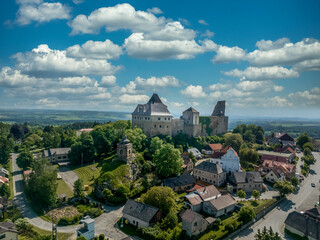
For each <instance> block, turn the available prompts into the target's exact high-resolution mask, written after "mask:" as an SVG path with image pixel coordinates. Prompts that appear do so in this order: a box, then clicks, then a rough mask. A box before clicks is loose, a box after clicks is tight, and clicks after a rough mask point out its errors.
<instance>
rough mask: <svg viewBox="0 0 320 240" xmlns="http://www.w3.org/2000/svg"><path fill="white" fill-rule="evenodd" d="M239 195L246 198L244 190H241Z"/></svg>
mask: <svg viewBox="0 0 320 240" xmlns="http://www.w3.org/2000/svg"><path fill="white" fill-rule="evenodd" d="M237 195H238V197H239V198H246V193H245V191H243V190H239V191H238V193H237Z"/></svg>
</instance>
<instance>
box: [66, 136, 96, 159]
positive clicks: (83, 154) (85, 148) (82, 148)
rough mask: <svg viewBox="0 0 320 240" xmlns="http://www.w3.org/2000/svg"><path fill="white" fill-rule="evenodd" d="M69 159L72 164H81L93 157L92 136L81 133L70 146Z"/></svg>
mask: <svg viewBox="0 0 320 240" xmlns="http://www.w3.org/2000/svg"><path fill="white" fill-rule="evenodd" d="M68 156H69V159H70V160H71V162H72V164H75V165H76V164H82V163H88V162H91V161H92V160H93V158H94V143H93V138H92V136H91V135H89V134H81V136H80V138H79V139H78V140H77V142H76V143H75V144H73V145H72V146H71V151H70V152H69V155H68Z"/></svg>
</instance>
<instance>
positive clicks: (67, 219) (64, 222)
mask: <svg viewBox="0 0 320 240" xmlns="http://www.w3.org/2000/svg"><path fill="white" fill-rule="evenodd" d="M82 217H83V214H78V215H75V216H73V217H62V218H60V219H59V222H58V225H62V226H65V225H71V224H74V223H77V222H79V221H80V219H81V218H82Z"/></svg>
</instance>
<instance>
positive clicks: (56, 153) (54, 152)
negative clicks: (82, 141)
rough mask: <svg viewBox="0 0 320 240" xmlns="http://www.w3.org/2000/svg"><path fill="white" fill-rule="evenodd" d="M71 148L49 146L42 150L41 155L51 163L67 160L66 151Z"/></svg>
mask: <svg viewBox="0 0 320 240" xmlns="http://www.w3.org/2000/svg"><path fill="white" fill-rule="evenodd" d="M70 151H71V148H50V149H47V150H43V152H42V157H43V158H46V159H48V160H49V161H50V162H51V163H57V162H67V161H69V157H68V153H69V152H70Z"/></svg>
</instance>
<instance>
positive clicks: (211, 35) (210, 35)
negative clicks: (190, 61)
mask: <svg viewBox="0 0 320 240" xmlns="http://www.w3.org/2000/svg"><path fill="white" fill-rule="evenodd" d="M213 36H214V33H213V32H211V31H210V30H206V31H205V32H204V33H202V34H201V37H207V38H212V37H213Z"/></svg>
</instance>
